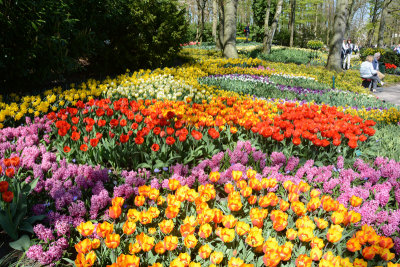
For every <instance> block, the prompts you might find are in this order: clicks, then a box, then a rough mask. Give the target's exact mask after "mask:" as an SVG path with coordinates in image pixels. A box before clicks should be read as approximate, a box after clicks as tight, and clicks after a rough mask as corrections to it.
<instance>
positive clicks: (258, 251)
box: [75, 169, 395, 266]
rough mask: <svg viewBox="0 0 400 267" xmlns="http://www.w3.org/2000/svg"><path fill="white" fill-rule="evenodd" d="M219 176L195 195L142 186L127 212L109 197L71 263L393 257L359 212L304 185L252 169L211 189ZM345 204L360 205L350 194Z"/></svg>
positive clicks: (174, 183) (85, 227)
mask: <svg viewBox="0 0 400 267" xmlns="http://www.w3.org/2000/svg"><path fill="white" fill-rule="evenodd" d="M219 179H220V173H219V172H211V173H210V175H209V180H210V182H211V183H210V184H206V185H200V186H199V187H198V189H197V190H195V189H190V188H189V187H188V186H186V185H184V186H183V185H181V184H180V183H179V181H178V180H175V179H169V181H168V187H167V188H166V190H165V189H164V190H159V189H156V188H152V187H151V186H147V185H143V186H141V187H139V194H138V195H137V196H136V197H135V199H134V206H133V207H132V208H130V209H129V210H128V211H127V212H126V211H124V208H123V204H124V203H125V200H124V199H123V198H120V197H116V198H114V199H113V200H112V206H111V207H109V209H108V216H109V220H105V221H103V222H98V223H97V224H93V223H92V222H91V221H87V222H82V223H81V224H80V225H79V226H78V227H77V230H78V231H79V233H80V234H81V236H82V239H80V241H79V242H77V243H76V244H75V249H76V251H77V253H78V255H77V257H76V260H75V264H76V265H77V266H92V265H94V264H97V263H98V264H100V265H107V266H126V265H130V266H140V264H143V263H144V264H146V265H148V266H150V265H151V266H163V264H166V265H167V266H204V265H206V264H216V265H218V264H222V265H225V266H254V264H250V263H257V264H256V265H257V266H260V265H262V264H264V265H265V266H277V265H278V264H279V263H280V262H283V263H286V262H288V263H289V264H290V265H292V266H294V265H295V266H312V262H313V261H316V262H318V261H320V264H324V263H325V264H329V263H330V264H341V265H344V266H353V263H354V264H358V265H360V266H367V264H368V262H370V263H372V264H375V266H376V265H377V264H382V263H384V262H387V261H391V260H392V259H393V258H394V256H395V255H394V253H392V252H391V251H390V249H391V248H392V247H393V241H392V239H391V238H387V237H382V236H379V235H378V234H377V233H376V232H375V230H374V229H373V228H372V227H370V226H367V225H363V226H362V227H356V226H355V224H356V223H358V222H359V221H360V220H361V215H360V214H359V213H357V212H354V211H352V210H350V209H348V208H346V207H345V206H344V205H342V204H339V202H338V201H336V200H334V199H332V198H331V197H330V196H328V195H321V192H320V191H318V190H315V189H312V188H311V187H310V185H308V184H307V183H305V182H304V181H301V182H300V183H299V184H295V183H293V182H291V181H286V182H285V183H279V182H277V180H276V179H274V178H273V177H268V178H261V177H260V175H259V174H257V172H256V171H254V170H251V169H249V170H247V173H246V178H244V175H243V173H242V172H241V171H232V179H233V181H232V183H227V184H225V185H224V186H222V185H221V186H218V185H217V186H215V185H214V184H213V183H216V182H218V180H219ZM351 204H352V205H353V206H358V205H360V204H361V201H360V199H359V198H357V197H355V196H354V197H353V198H352V200H351ZM349 226H351V227H349ZM354 253H356V254H354ZM361 255H362V257H363V258H364V259H362V258H359V257H358V256H361ZM378 255H379V257H378ZM245 262H247V263H245ZM243 264H245V265H243Z"/></svg>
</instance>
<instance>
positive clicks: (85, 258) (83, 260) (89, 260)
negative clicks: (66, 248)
mask: <svg viewBox="0 0 400 267" xmlns="http://www.w3.org/2000/svg"><path fill="white" fill-rule="evenodd" d="M95 261H96V254H95V253H94V252H93V251H91V252H89V253H88V254H87V255H85V254H84V253H78V255H77V256H76V259H75V264H76V266H77V267H89V266H93V265H94V262H95Z"/></svg>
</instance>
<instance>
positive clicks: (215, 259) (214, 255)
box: [210, 251, 224, 264]
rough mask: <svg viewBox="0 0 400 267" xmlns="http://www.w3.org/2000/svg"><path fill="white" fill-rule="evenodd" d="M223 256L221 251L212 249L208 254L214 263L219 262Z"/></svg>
mask: <svg viewBox="0 0 400 267" xmlns="http://www.w3.org/2000/svg"><path fill="white" fill-rule="evenodd" d="M223 258H224V254H222V252H219V251H214V252H213V253H211V255H210V260H211V262H212V263H214V264H220V263H221V261H222V259H223Z"/></svg>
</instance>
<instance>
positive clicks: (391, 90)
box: [374, 84, 400, 105]
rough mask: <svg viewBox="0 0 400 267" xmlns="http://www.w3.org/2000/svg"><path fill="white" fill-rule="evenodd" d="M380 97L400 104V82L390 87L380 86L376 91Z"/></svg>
mask: <svg viewBox="0 0 400 267" xmlns="http://www.w3.org/2000/svg"><path fill="white" fill-rule="evenodd" d="M374 95H376V96H377V97H379V99H382V100H385V101H386V102H389V103H393V104H396V105H400V84H395V85H391V86H388V87H378V89H377V91H376V92H375V93H374Z"/></svg>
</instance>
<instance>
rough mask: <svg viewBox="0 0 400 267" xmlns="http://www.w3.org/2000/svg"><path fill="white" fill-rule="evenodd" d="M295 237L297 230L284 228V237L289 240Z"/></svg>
mask: <svg viewBox="0 0 400 267" xmlns="http://www.w3.org/2000/svg"><path fill="white" fill-rule="evenodd" d="M296 237H297V231H296V230H294V229H292V228H290V229H287V230H286V238H287V239H289V240H295V239H296Z"/></svg>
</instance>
